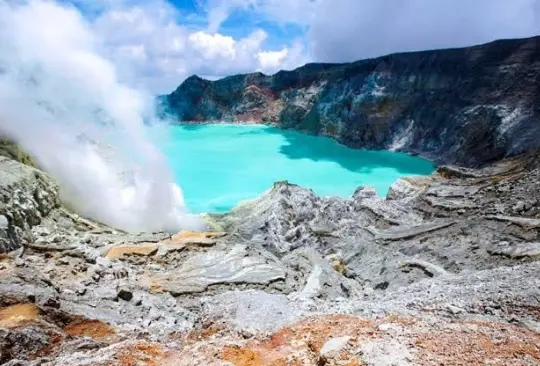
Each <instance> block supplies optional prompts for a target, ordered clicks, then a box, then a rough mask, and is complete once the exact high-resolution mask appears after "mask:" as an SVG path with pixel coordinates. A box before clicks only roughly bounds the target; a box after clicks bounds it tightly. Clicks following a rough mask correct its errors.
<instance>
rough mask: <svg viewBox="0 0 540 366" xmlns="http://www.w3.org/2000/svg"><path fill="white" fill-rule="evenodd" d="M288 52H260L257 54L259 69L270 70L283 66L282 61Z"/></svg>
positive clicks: (285, 50) (286, 50) (285, 49)
mask: <svg viewBox="0 0 540 366" xmlns="http://www.w3.org/2000/svg"><path fill="white" fill-rule="evenodd" d="M288 53H289V50H288V49H287V48H284V49H282V50H281V51H262V52H259V54H258V57H259V63H260V65H261V69H263V70H264V69H272V68H277V67H280V66H281V65H282V64H283V60H285V58H286V57H287V55H288Z"/></svg>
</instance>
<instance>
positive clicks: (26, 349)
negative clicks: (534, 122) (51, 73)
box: [0, 153, 540, 366]
mask: <svg viewBox="0 0 540 366" xmlns="http://www.w3.org/2000/svg"><path fill="white" fill-rule="evenodd" d="M539 157H540V154H539V153H531V154H527V155H523V156H520V157H517V158H512V159H507V160H503V161H500V162H498V163H496V164H491V165H489V166H487V167H485V168H483V169H474V170H473V169H465V168H455V167H450V166H441V167H439V168H438V169H437V171H436V172H435V173H434V174H433V175H432V176H430V177H422V178H418V179H415V178H407V179H403V180H400V181H399V182H397V183H396V184H395V185H394V186H393V187H392V189H391V191H390V193H389V196H388V198H382V197H378V196H377V195H375V194H374V192H373V189H370V188H369V187H361V188H359V189H358V190H357V191H356V192H355V194H354V195H353V196H352V197H350V198H347V199H341V198H335V197H318V196H317V195H315V194H314V193H313V192H312V191H310V190H307V189H304V188H301V187H299V186H296V185H292V184H289V183H287V182H278V183H276V184H275V185H274V186H273V187H272V188H271V189H270V190H269V191H267V192H266V193H265V194H263V195H262V196H261V197H259V198H257V199H255V200H252V201H248V202H244V203H243V204H241V205H239V206H238V207H236V208H235V209H234V210H232V212H230V213H227V214H223V215H210V216H207V217H206V219H207V220H208V224H209V227H214V228H219V230H220V231H219V232H206V233H205V232H202V233H198V232H181V233H178V234H175V235H172V236H171V235H169V234H165V233H155V234H126V233H122V232H118V231H115V230H114V229H111V228H107V227H104V226H102V225H99V224H97V223H93V222H91V221H88V220H84V219H82V218H80V217H78V216H77V215H74V214H72V213H70V212H69V211H68V210H66V209H64V208H61V207H58V206H55V205H54V204H53V203H52V202H54V200H45V201H42V200H40V199H38V198H36V197H34V200H33V201H30V203H29V204H28V205H25V206H24V207H21V206H19V205H15V204H12V203H10V202H11V195H9V196H8V195H3V196H0V198H2V202H4V204H5V206H2V207H4V209H5V211H3V212H5V216H6V217H9V218H11V217H16V216H17V215H19V216H21V217H22V218H24V220H22V219H21V220H22V221H20V222H22V224H21V225H22V226H23V227H25V228H26V230H27V231H28V232H29V235H30V234H31V237H32V240H29V241H28V242H26V243H25V245H24V248H25V249H26V250H25V251H24V252H20V251H16V252H10V253H8V255H1V256H0V363H3V362H6V363H7V362H11V363H8V364H11V365H15V364H16V365H39V364H47V365H77V364H88V365H133V364H148V365H152V364H159V365H189V366H191V365H213V364H215V365H218V364H224V363H225V362H229V363H230V364H233V365H298V364H301V365H332V364H336V365H337V364H349V365H361V364H380V365H387V364H392V363H393V364H399V365H440V364H448V365H452V364H461V363H463V362H466V363H467V364H470V365H484V364H485V363H486V362H488V363H492V364H500V365H508V364H516V365H517V364H520V365H521V364H523V365H527V364H537V363H539V362H540V353H539V350H538V346H537V345H538V342H539V341H540V333H539V332H540V318H539V314H540V261H539V260H540V256H539V244H538V243H539V242H540V231H539V224H538V220H539V219H540V201H539V199H538V197H537V196H538V191H539V190H540V169H539V167H538V164H537V161H538V158H539ZM0 162H1V163H2V164H3V165H2V167H3V169H0V176H1V177H2V179H3V180H4V181H5V182H7V181H8V178H9V179H11V180H10V182H12V183H10V184H9V185H8V184H7V183H6V185H5V186H6V187H12V188H9V189H10V192H11V189H13V190H23V191H24V190H25V189H26V191H24V192H27V193H25V196H29V193H28V192H35V191H36V189H37V190H38V191H39V189H41V190H44V189H45V188H44V187H48V186H47V185H45V186H44V187H43V186H41V185H40V184H43V182H41V179H45V176H43V177H41V178H38V177H40V176H41V175H40V174H41V173H39V174H38V172H37V171H36V170H34V169H33V168H29V167H27V166H24V165H21V164H19V163H17V162H14V161H12V160H2V161H0ZM46 181H47V180H46V179H45V182H46ZM23 182H24V184H23ZM40 182H41V183H40ZM25 187H26V188H25ZM52 187H53V186H51V187H50V189H51V190H52V191H51V192H50V193H51V196H50V197H56V196H54V195H52V192H53V191H54V189H53V188H52ZM38 188H39V189H38ZM7 189H8V188H6V190H7ZM14 196H15V197H18V196H19V195H18V194H17V195H14ZM25 202H26V201H25ZM40 202H41V203H40ZM42 206H45V207H46V208H45V209H43V208H40V207H42ZM30 209H31V210H32V215H33V216H32V215H30V214H29V213H28V212H27V210H30ZM16 213H18V214H16ZM32 217H36V218H39V220H34V219H32ZM10 220H11V219H10ZM12 222H13V223H14V222H19V221H9V223H10V224H11V223H12ZM8 249H9V248H8ZM14 254H16V255H14ZM500 339H505V340H506V341H505V342H500V341H499V340H500ZM441 340H442V341H441ZM463 350H466V351H465V352H464V351H463Z"/></svg>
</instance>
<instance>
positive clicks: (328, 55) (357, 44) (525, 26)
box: [309, 0, 540, 61]
mask: <svg viewBox="0 0 540 366" xmlns="http://www.w3.org/2000/svg"><path fill="white" fill-rule="evenodd" d="M539 15H540V1H539V0H512V1H509V0H474V1H471V0H438V1H433V0H408V1H401V0H386V1H379V0H320V1H319V4H318V6H317V9H316V14H315V17H314V19H313V21H312V23H311V25H310V30H309V42H310V45H311V48H312V52H313V57H314V58H315V59H316V60H317V61H352V60H356V59H360V58H367V57H374V56H380V55H383V54H388V53H393V52H401V51H416V50H425V49H434V48H447V47H460V46H468V45H473V44H478V43H483V42H489V41H492V40H495V39H499V38H517V37H528V36H533V35H535V34H538V32H539V31H540V19H539Z"/></svg>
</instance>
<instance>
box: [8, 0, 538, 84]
mask: <svg viewBox="0 0 540 366" xmlns="http://www.w3.org/2000/svg"><path fill="white" fill-rule="evenodd" d="M8 1H10V0H8ZM11 1H18V2H21V1H22V2H36V1H49V2H53V3H56V4H58V6H63V7H72V8H73V9H74V11H78V12H79V13H80V15H81V17H82V18H83V19H84V20H85V21H86V22H87V26H88V27H89V28H91V30H92V32H93V33H94V34H95V35H96V38H97V39H99V41H100V44H101V48H102V52H103V54H104V56H105V57H107V58H109V59H110V60H111V61H113V62H114V63H115V64H116V65H117V68H118V72H119V74H120V78H121V79H122V80H124V81H125V82H127V83H130V84H132V85H134V86H139V87H144V88H146V89H149V90H151V91H152V92H154V93H167V92H170V91H172V90H174V88H176V86H178V85H179V84H180V83H181V82H182V81H183V80H184V79H185V78H187V77H188V76H190V75H193V74H197V75H199V76H201V77H205V78H209V79H217V78H220V77H224V76H227V75H232V74H238V73H249V72H255V71H261V72H264V73H266V74H272V73H275V72H277V71H278V70H280V69H288V70H290V69H294V68H296V67H298V66H301V65H303V64H305V63H307V62H311V61H316V62H348V61H354V60H357V59H362V58H368V57H376V56H381V55H384V54H389V53H393V52H402V51H418V50H424V49H436V48H447V47H461V46H469V45H473V44H479V43H485V42H489V41H492V40H495V39H500V38H521V37H529V36H533V35H537V34H539V33H540V0H512V1H508V0H473V1H471V0H11ZM36 26H37V25H36Z"/></svg>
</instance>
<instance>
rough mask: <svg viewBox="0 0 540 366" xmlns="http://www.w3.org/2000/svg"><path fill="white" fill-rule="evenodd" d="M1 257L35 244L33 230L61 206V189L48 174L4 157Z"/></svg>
mask: <svg viewBox="0 0 540 366" xmlns="http://www.w3.org/2000/svg"><path fill="white" fill-rule="evenodd" d="M0 171H1V172H2V174H0V253H5V252H9V251H12V250H15V249H18V248H19V247H21V245H22V244H23V243H24V242H25V241H29V240H31V235H30V229H31V228H32V227H33V226H35V225H38V224H39V223H40V222H41V219H42V218H43V217H45V216H47V215H48V214H49V213H50V212H51V211H52V210H53V209H54V208H56V207H57V206H58V203H59V200H58V187H57V185H56V183H55V182H54V181H53V180H52V178H50V177H49V176H48V175H47V174H45V173H43V172H41V171H39V170H37V169H35V168H32V167H29V166H27V165H22V164H19V163H17V162H15V161H14V160H11V159H8V158H5V157H1V156H0Z"/></svg>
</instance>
